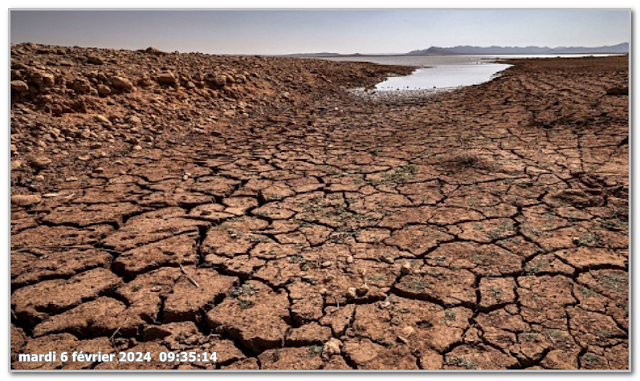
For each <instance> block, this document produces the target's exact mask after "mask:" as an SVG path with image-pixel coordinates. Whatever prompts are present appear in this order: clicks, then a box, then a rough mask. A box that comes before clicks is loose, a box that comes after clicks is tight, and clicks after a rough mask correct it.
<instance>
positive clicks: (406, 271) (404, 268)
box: [400, 263, 411, 275]
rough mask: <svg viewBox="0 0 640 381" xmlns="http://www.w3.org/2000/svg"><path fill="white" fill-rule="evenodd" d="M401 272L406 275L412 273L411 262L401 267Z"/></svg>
mask: <svg viewBox="0 0 640 381" xmlns="http://www.w3.org/2000/svg"><path fill="white" fill-rule="evenodd" d="M400 272H401V273H402V274H404V275H407V274H409V273H411V265H410V264H409V263H405V264H403V265H402V267H400Z"/></svg>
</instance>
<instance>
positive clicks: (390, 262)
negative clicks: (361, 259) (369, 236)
mask: <svg viewBox="0 0 640 381" xmlns="http://www.w3.org/2000/svg"><path fill="white" fill-rule="evenodd" d="M380 259H382V262H386V263H389V264H393V257H390V256H388V255H386V254H385V255H383V256H382V257H381V258H380Z"/></svg>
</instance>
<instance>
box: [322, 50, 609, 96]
mask: <svg viewBox="0 0 640 381" xmlns="http://www.w3.org/2000/svg"><path fill="white" fill-rule="evenodd" d="M609 55H611V54H589V56H609ZM581 56H588V55H587V54H584V55H578V54H561V55H557V54H556V55H541V54H538V55H504V56H497V55H496V56H481V55H479V56H364V55H362V56H356V57H327V58H323V59H328V60H331V61H356V62H373V63H377V64H383V65H404V66H415V67H418V68H419V69H417V70H416V71H414V72H413V73H411V74H410V75H407V76H403V77H390V78H387V80H385V81H383V82H381V83H379V84H377V85H376V90H379V91H387V90H421V89H433V88H434V87H435V88H437V89H442V88H452V87H458V86H471V85H477V84H480V83H483V82H486V81H489V80H490V79H491V78H492V77H493V76H494V75H496V74H498V73H499V72H500V71H502V70H504V69H506V68H508V67H509V66H511V65H506V64H497V63H494V62H495V61H496V60H498V59H500V58H505V59H509V58H550V57H581Z"/></svg>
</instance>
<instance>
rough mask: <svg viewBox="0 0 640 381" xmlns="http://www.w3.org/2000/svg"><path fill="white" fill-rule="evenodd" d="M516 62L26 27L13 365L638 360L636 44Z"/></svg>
mask: <svg viewBox="0 0 640 381" xmlns="http://www.w3.org/2000/svg"><path fill="white" fill-rule="evenodd" d="M509 63H511V64H515V66H514V67H511V68H509V69H508V70H506V71H505V72H504V73H503V75H502V76H501V77H499V78H497V79H495V80H493V81H491V82H488V83H485V84H482V85H478V86H472V87H467V88H462V89H458V90H455V91H450V92H443V93H438V94H437V96H430V97H409V98H406V99H402V98H399V99H377V100H373V101H372V100H371V99H368V98H366V97H361V96H358V95H354V94H352V93H350V92H349V91H348V90H349V89H353V88H358V87H363V88H366V87H371V86H372V85H374V84H375V83H377V82H379V81H381V80H382V79H384V77H385V76H386V75H388V74H389V73H390V72H393V73H396V74H407V73H409V72H411V70H412V69H411V68H402V67H383V66H378V65H373V64H366V63H337V62H327V61H317V60H299V59H288V58H260V57H220V56H207V55H200V54H166V53H162V52H158V51H155V50H152V49H149V50H147V51H138V52H132V51H116V50H98V49H81V48H65V47H55V46H43V45H34V44H31V45H30V44H23V45H13V46H12V56H11V66H12V72H11V75H12V83H11V86H12V104H11V134H12V135H11V143H12V145H11V151H12V158H11V168H12V171H11V190H12V199H11V202H12V206H11V247H12V252H11V289H12V294H11V309H12V321H11V358H12V361H13V362H12V368H13V369H78V368H82V369H171V368H178V369H214V368H217V369H628V366H629V364H628V346H629V336H628V332H629V331H628V325H629V321H628V305H629V298H628V296H629V291H628V275H629V272H628V249H629V243H628V239H629V232H628V190H629V177H628V176H629V172H628V171H629V161H628V160H629V156H628V154H629V143H628V133H629V126H628V124H629V118H628V116H629V108H628V96H627V95H626V94H625V92H624V91H621V90H620V89H619V90H612V89H614V88H624V87H626V86H627V82H628V58H627V57H607V58H578V59H545V60H518V61H509ZM80 350H83V351H84V352H85V353H86V352H88V353H95V352H98V351H101V352H102V353H116V352H121V351H132V352H136V351H141V352H149V353H150V354H152V356H153V361H151V362H142V363H135V362H118V361H115V362H102V361H84V362H62V361H56V362H44V361H43V362H18V361H17V359H18V355H19V354H20V353H46V352H48V351H57V352H58V353H60V352H63V351H69V352H73V351H80ZM191 350H197V351H198V352H209V353H211V352H213V351H215V352H217V354H218V361H217V363H211V362H201V361H200V362H198V361H178V362H169V363H167V362H160V361H158V356H157V354H158V353H160V352H169V351H171V352H184V351H191ZM116 358H117V357H116Z"/></svg>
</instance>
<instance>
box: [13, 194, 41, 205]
mask: <svg viewBox="0 0 640 381" xmlns="http://www.w3.org/2000/svg"><path fill="white" fill-rule="evenodd" d="M41 200H42V198H41V197H40V195H39V194H17V195H13V196H11V203H12V204H13V205H18V206H29V205H34V204H37V203H39V202H40V201H41Z"/></svg>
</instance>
